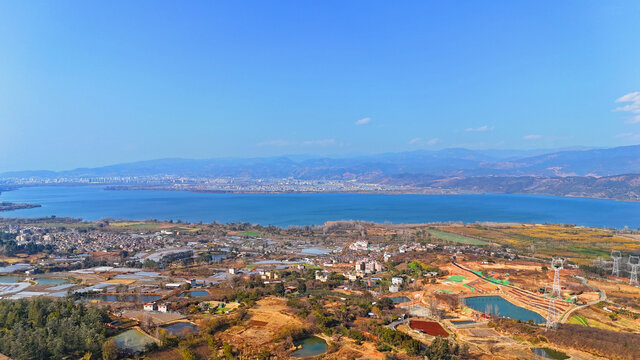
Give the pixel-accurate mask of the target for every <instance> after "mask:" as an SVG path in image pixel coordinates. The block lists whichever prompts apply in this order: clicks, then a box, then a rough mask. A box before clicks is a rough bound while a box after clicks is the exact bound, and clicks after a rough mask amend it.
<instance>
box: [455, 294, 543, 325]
mask: <svg viewBox="0 0 640 360" xmlns="http://www.w3.org/2000/svg"><path fill="white" fill-rule="evenodd" d="M464 304H465V305H466V306H468V307H470V308H472V309H473V310H476V311H479V312H481V313H484V314H488V315H497V316H500V317H507V318H511V319H516V320H521V321H529V320H532V321H533V322H534V323H536V324H543V323H544V322H545V318H543V317H542V315H540V314H538V313H537V312H534V311H531V310H529V309H525V308H523V307H520V306H517V305H514V304H512V303H511V302H509V301H508V300H507V299H505V298H503V297H501V296H473V297H468V298H466V299H464Z"/></svg>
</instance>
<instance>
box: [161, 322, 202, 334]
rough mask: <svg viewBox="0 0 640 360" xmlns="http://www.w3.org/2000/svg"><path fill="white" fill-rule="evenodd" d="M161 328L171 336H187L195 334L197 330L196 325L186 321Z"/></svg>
mask: <svg viewBox="0 0 640 360" xmlns="http://www.w3.org/2000/svg"><path fill="white" fill-rule="evenodd" d="M163 327H164V328H165V329H166V330H167V332H168V333H169V335H171V336H186V335H188V334H192V333H197V332H198V330H199V329H198V327H197V326H196V324H194V323H191V322H187V321H181V322H176V323H173V324H171V325H166V326H163Z"/></svg>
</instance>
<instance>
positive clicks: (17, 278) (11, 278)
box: [0, 275, 22, 284]
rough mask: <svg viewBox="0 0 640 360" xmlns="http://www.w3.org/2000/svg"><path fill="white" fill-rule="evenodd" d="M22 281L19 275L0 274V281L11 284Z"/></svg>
mask: <svg viewBox="0 0 640 360" xmlns="http://www.w3.org/2000/svg"><path fill="white" fill-rule="evenodd" d="M20 281H22V278H21V277H20V276H11V275H2V276H0V283H4V284H13V283H17V282H20Z"/></svg>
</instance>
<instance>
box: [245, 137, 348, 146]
mask: <svg viewBox="0 0 640 360" xmlns="http://www.w3.org/2000/svg"><path fill="white" fill-rule="evenodd" d="M336 142H337V141H336V139H333V138H330V139H318V140H304V141H290V140H281V139H277V140H267V141H263V142H260V143H258V144H257V145H258V146H278V147H286V146H298V147H301V146H330V145H334V144H336Z"/></svg>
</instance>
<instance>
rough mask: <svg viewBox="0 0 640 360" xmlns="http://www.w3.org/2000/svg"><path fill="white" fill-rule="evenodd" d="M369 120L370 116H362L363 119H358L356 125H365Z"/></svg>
mask: <svg viewBox="0 0 640 360" xmlns="http://www.w3.org/2000/svg"><path fill="white" fill-rule="evenodd" d="M370 122H371V118H370V117H366V118H363V119H360V120H358V121H356V125H366V124H368V123H370Z"/></svg>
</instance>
